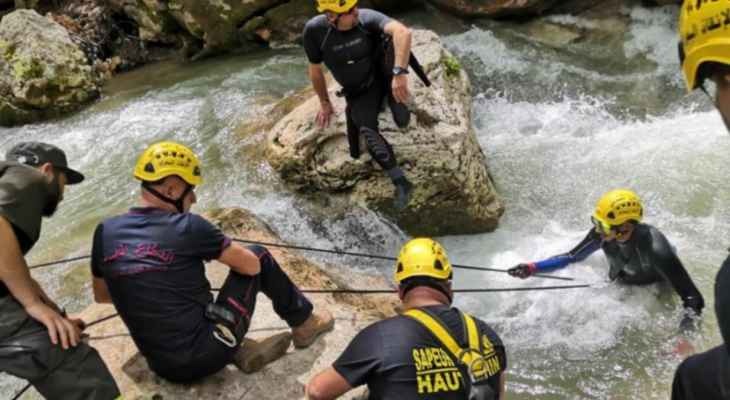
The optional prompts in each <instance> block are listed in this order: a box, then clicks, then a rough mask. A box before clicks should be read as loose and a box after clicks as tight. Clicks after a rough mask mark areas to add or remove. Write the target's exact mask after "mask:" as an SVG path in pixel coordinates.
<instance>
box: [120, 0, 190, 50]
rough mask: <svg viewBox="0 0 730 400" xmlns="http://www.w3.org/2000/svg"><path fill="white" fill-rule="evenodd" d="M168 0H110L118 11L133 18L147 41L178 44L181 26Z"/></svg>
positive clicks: (140, 33) (141, 35) (142, 37)
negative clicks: (170, 10)
mask: <svg viewBox="0 0 730 400" xmlns="http://www.w3.org/2000/svg"><path fill="white" fill-rule="evenodd" d="M167 3H168V2H167V1H158V0H110V4H111V5H112V6H113V7H114V9H115V10H116V11H117V12H120V13H124V14H125V15H126V16H127V17H129V18H131V19H132V20H133V21H134V22H135V24H136V25H137V27H138V31H139V38H140V39H141V40H143V41H145V42H154V43H163V44H177V43H178V38H177V35H178V34H179V33H180V27H179V25H178V24H177V21H175V19H174V18H173V17H172V15H171V14H170V13H169V9H168V6H167Z"/></svg>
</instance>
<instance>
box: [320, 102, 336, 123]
mask: <svg viewBox="0 0 730 400" xmlns="http://www.w3.org/2000/svg"><path fill="white" fill-rule="evenodd" d="M320 106H321V107H320V109H319V112H318V113H317V126H319V128H320V129H322V128H326V127H328V126H329V125H330V120H331V119H332V115H333V114H334V113H335V109H334V107H332V103H330V102H329V100H328V101H326V102H323V103H320Z"/></svg>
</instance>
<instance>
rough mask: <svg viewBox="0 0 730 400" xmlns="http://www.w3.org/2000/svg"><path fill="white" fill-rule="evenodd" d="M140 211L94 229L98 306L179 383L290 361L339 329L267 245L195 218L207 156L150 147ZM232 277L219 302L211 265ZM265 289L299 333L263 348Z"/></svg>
mask: <svg viewBox="0 0 730 400" xmlns="http://www.w3.org/2000/svg"><path fill="white" fill-rule="evenodd" d="M134 176H135V178H137V179H139V180H140V181H142V188H141V197H140V207H137V208H132V209H131V210H130V211H129V212H128V213H126V214H123V215H120V216H117V217H113V218H110V219H107V220H105V221H103V222H102V223H101V224H100V225H99V226H98V227H97V229H96V232H95V233H94V243H93V249H92V256H91V257H92V260H91V266H92V270H93V274H94V282H93V283H94V285H93V286H94V296H95V298H96V300H97V302H113V303H114V306H115V307H116V309H117V311H118V312H119V315H120V316H121V317H122V319H123V320H124V323H125V324H126V325H127V328H128V329H129V331H130V333H131V335H132V338H133V339H134V342H135V343H136V345H137V347H138V348H139V350H140V352H141V353H142V355H144V357H145V358H146V359H147V362H148V364H149V366H150V368H151V369H152V370H153V371H155V372H156V373H157V374H158V375H160V376H162V377H163V378H166V379H168V380H170V381H173V382H190V381H194V380H197V379H200V378H203V377H206V376H208V375H211V374H213V373H215V372H217V371H219V370H220V369H222V368H223V367H224V366H225V365H226V364H228V363H230V362H234V363H235V364H236V365H238V366H239V367H240V368H241V369H242V370H243V371H244V372H249V373H250V372H254V371H257V370H259V369H261V368H262V367H263V366H264V365H265V364H266V363H268V362H271V361H273V360H275V359H277V358H279V357H281V356H282V355H283V354H284V353H286V350H287V349H288V347H289V344H290V343H291V341H292V339H293V342H294V346H295V347H297V348H304V347H308V346H310V345H311V344H312V343H313V342H314V340H315V339H316V338H317V336H319V335H320V334H322V333H324V332H326V331H329V330H331V329H332V328H333V326H334V319H333V318H332V315H331V314H330V313H329V312H327V311H324V312H322V313H313V312H312V310H313V306H312V304H311V303H310V302H309V301H308V300H307V299H306V298H305V297H304V296H303V295H302V293H301V292H300V291H299V290H298V289H297V287H296V286H295V285H294V284H293V283H292V281H291V280H290V279H289V277H288V276H287V275H286V273H284V271H282V269H281V268H280V267H279V265H278V264H277V262H276V260H275V259H274V257H273V256H272V255H271V254H270V253H269V252H268V250H266V248H264V247H260V246H251V247H248V248H246V247H243V246H240V245H238V244H236V243H232V241H231V239H229V238H228V237H226V236H225V235H224V234H223V233H222V232H221V231H220V230H219V229H218V228H216V227H215V226H213V225H212V224H210V223H209V222H208V221H206V220H205V219H203V218H202V217H200V216H199V215H196V214H192V213H190V212H189V210H190V208H191V206H192V205H193V204H194V203H195V202H196V197H195V186H197V185H199V184H200V183H201V182H202V178H201V171H200V164H199V161H198V158H197V157H196V156H195V154H193V152H192V151H191V150H190V149H188V148H187V147H185V146H183V145H180V144H177V143H174V142H161V143H156V144H153V145H152V146H150V147H149V148H148V149H147V150H146V151H145V152H144V153H143V154H142V156H141V157H140V158H139V160H138V162H137V166H136V167H135V171H134ZM213 259H216V260H218V261H220V262H221V263H223V264H225V265H227V266H229V267H230V269H231V271H230V273H229V275H228V278H227V279H226V281H225V283H224V284H223V287H222V288H221V291H220V294H219V295H218V297H217V299H216V300H215V301H213V296H212V295H211V292H210V291H211V287H210V283H209V282H208V280H207V278H206V276H205V268H204V265H203V262H204V261H209V260H213ZM259 291H262V292H263V293H264V294H266V295H267V296H268V297H269V298H270V299H271V300H272V302H273V306H274V310H275V311H276V313H277V314H278V315H279V316H280V317H281V318H282V319H284V320H285V321H286V322H287V324H288V325H289V326H290V327H292V333H291V334H290V333H288V332H286V333H282V334H278V335H275V336H272V337H270V338H268V339H266V340H265V341H263V342H262V343H256V342H253V341H248V342H247V343H246V344H245V345H244V346H240V345H241V343H242V341H243V339H244V335H245V334H246V332H247V331H248V328H249V326H250V323H251V318H252V316H253V312H254V308H255V305H256V295H257V293H258V292H259Z"/></svg>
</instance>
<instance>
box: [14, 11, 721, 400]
mask: <svg viewBox="0 0 730 400" xmlns="http://www.w3.org/2000/svg"><path fill="white" fill-rule="evenodd" d="M404 18H405V19H406V21H407V22H409V23H410V24H412V25H415V26H421V27H428V28H431V29H434V30H436V31H438V32H439V33H441V34H442V35H443V37H444V42H445V43H446V44H447V46H448V47H449V48H450V49H451V50H452V51H453V52H454V53H455V54H456V55H458V56H459V58H460V59H461V60H462V62H463V66H464V68H466V69H467V71H468V72H469V74H470V76H471V77H472V81H473V83H474V91H473V94H474V101H473V106H474V107H473V120H474V124H475V127H476V132H477V136H478V140H479V142H480V144H481V146H482V147H483V149H484V151H485V154H486V156H487V160H488V164H489V167H490V172H491V174H492V176H493V177H494V179H495V183H496V185H497V187H498V190H499V193H500V194H501V196H502V197H503V199H504V201H505V204H506V207H507V208H506V212H505V215H504V217H503V218H502V221H501V223H500V227H499V229H498V230H497V231H496V232H494V233H489V234H481V235H470V236H450V237H444V238H440V240H441V241H442V242H443V243H444V244H445V246H446V248H447V250H448V252H449V254H450V256H451V259H452V261H453V262H456V263H462V264H473V265H483V266H496V267H501V268H506V267H509V266H512V265H514V264H516V263H519V262H521V261H526V260H537V259H541V258H543V257H546V256H550V255H552V254H556V253H559V252H563V251H567V250H569V249H570V248H572V247H573V246H574V245H575V244H576V243H577V242H578V241H580V240H581V239H582V238H583V236H584V235H585V233H586V232H587V230H588V228H589V225H590V224H589V219H588V216H589V215H590V213H591V211H592V206H593V204H594V203H595V201H596V200H597V198H598V197H599V196H600V195H601V194H602V193H603V192H605V191H607V190H610V189H612V188H615V187H620V186H621V187H622V186H628V187H631V188H634V189H635V190H636V191H638V192H639V194H640V195H641V196H642V198H643V199H644V202H645V208H646V218H645V220H646V221H647V222H649V223H651V224H653V225H655V226H657V227H659V228H660V229H661V230H662V231H663V232H664V233H665V234H666V235H667V236H668V237H669V239H670V241H671V242H672V243H673V244H674V245H675V246H676V247H677V250H678V252H679V255H680V257H681V258H682V260H683V261H684V263H685V265H686V267H687V269H688V270H689V272H690V274H691V275H692V277H693V278H694V280H695V282H696V284H697V285H698V287H699V288H700V290H701V291H702V293H703V294H704V296H705V300H706V302H707V303H708V307H707V313H706V314H705V315H704V317H703V322H704V323H703V325H702V329H701V331H700V332H699V333H698V334H696V335H695V336H694V337H692V341H693V343H694V344H695V346H696V347H697V348H698V350H704V349H707V348H709V347H712V346H714V345H715V344H717V343H719V341H720V340H721V339H720V336H719V333H718V330H717V323H716V320H715V318H714V315H713V312H712V311H711V310H712V303H713V295H712V285H713V281H714V275H715V272H716V270H717V268H718V266H719V265H720V263H721V262H722V260H723V259H724V258H725V256H726V250H725V249H726V246H727V241H726V238H727V237H728V233H729V231H730V223H728V222H727V221H730V219H729V218H728V217H729V216H730V201H728V200H730V189H728V188H730V185H727V184H725V182H724V178H725V174H724V172H725V171H724V168H723V167H724V165H725V162H726V160H727V157H728V156H727V155H726V154H727V153H728V151H729V150H730V138H728V135H727V133H725V131H724V128H723V126H722V123H721V121H720V119H719V117H718V116H717V115H716V113H715V112H714V111H713V110H712V109H711V106H710V104H709V102H708V101H707V100H706V99H705V98H702V97H701V96H699V95H697V94H694V95H689V96H687V95H685V93H684V88H683V84H682V81H681V77H680V75H679V67H678V65H677V60H676V55H675V52H676V44H675V29H676V26H675V20H676V10H675V9H674V8H671V7H668V8H659V9H651V10H648V9H644V8H641V7H631V8H624V9H622V10H621V13H620V14H619V16H618V17H614V19H582V18H575V17H568V16H553V17H549V18H547V19H546V20H544V21H542V22H540V23H532V24H521V25H515V24H509V23H503V22H502V23H496V22H475V23H474V24H465V23H464V22H462V21H458V20H455V19H453V18H449V17H446V16H443V15H440V14H434V13H412V14H409V15H406V16H405V17H404ZM546 23H547V25H550V24H555V23H557V24H563V25H567V26H572V27H574V28H572V29H573V30H577V31H578V32H580V33H581V34H582V35H583V36H582V38H580V39H577V40H574V41H573V42H572V44H571V45H570V46H565V45H556V44H555V43H556V42H555V40H558V41H559V40H560V39H559V38H558V39H556V38H555V37H547V38H546V37H545V36H544V35H538V34H537V33H536V32H544V30H541V28H544V26H546ZM551 26H553V25H551ZM305 67H306V64H305V60H304V57H303V52H302V51H301V49H298V48H292V49H282V50H277V51H270V52H262V53H258V54H253V55H246V56H230V57H227V58H222V59H221V58H219V59H215V60H209V61H205V62H201V63H196V64H192V65H179V64H177V63H174V62H167V63H162V64H158V65H154V66H149V67H145V68H143V69H141V70H138V71H135V72H132V73H129V74H125V75H122V76H119V77H117V78H115V79H114V80H113V81H112V82H111V83H110V85H109V87H108V88H107V90H106V93H105V96H104V98H103V99H102V100H101V101H99V102H97V103H96V104H94V105H93V106H91V107H89V108H87V109H86V110H84V111H83V112H81V113H79V114H76V115H74V116H71V117H69V118H67V119H63V120H59V121H54V122H50V123H45V124H37V125H31V126H26V127H22V128H14V129H4V130H3V131H2V134H0V151H2V152H3V153H4V151H6V150H7V149H8V148H9V147H10V146H12V145H13V144H15V143H17V142H18V141H21V140H43V141H48V142H51V143H55V144H58V145H60V146H61V147H62V148H64V149H65V150H66V151H67V153H68V156H69V159H70V163H71V164H72V165H73V166H75V167H78V168H79V169H81V170H82V171H84V172H85V173H86V174H87V177H88V178H87V182H86V183H85V184H83V185H80V186H78V187H71V188H69V190H68V192H67V196H66V200H65V201H64V203H62V207H61V209H60V211H59V212H58V215H57V216H55V217H54V218H53V219H50V220H46V221H45V222H44V227H43V234H42V239H41V241H40V242H39V243H38V245H37V246H36V247H35V249H34V250H33V251H32V252H31V253H30V255H29V258H30V261H31V263H34V262H41V261H47V260H50V259H54V258H60V257H65V256H73V255H78V254H85V253H88V251H89V239H90V236H91V232H92V231H93V228H94V226H95V225H96V223H97V222H98V221H99V220H100V219H101V218H103V217H105V216H108V215H112V214H114V213H119V212H122V211H123V210H124V209H126V208H127V207H128V206H130V205H131V204H132V203H133V202H134V199H135V196H136V193H137V187H138V184H137V183H136V182H135V181H134V180H133V179H132V178H131V170H132V168H133V165H134V162H135V159H136V156H137V155H138V153H139V152H140V151H141V150H142V149H144V147H145V146H146V145H147V144H150V143H153V142H154V141H157V140H162V139H174V140H178V141H181V142H184V143H187V144H188V145H190V146H191V147H192V148H193V149H194V150H195V151H196V152H198V154H200V155H201V158H202V162H203V164H204V166H205V170H204V175H205V179H206V182H205V184H204V185H203V186H201V187H200V188H199V190H198V192H199V193H198V194H199V200H200V203H199V205H198V206H196V207H197V210H199V211H200V210H205V209H209V208H212V207H228V206H241V207H245V208H248V209H251V210H252V211H253V212H254V213H256V214H257V215H258V216H260V217H261V218H262V219H263V220H265V221H266V222H267V223H268V224H269V225H271V226H272V228H274V230H275V231H277V232H278V233H279V234H280V235H281V236H282V237H283V238H284V239H285V240H287V241H289V242H293V243H297V244H303V245H311V246H320V247H326V248H335V247H336V248H339V249H343V250H356V251H365V252H373V253H379V254H395V252H396V251H397V249H398V247H399V246H400V244H401V243H402V242H403V241H404V240H405V239H406V236H405V235H404V234H403V233H402V232H401V231H400V230H398V228H397V227H395V226H393V224H392V223H390V222H389V221H387V220H386V219H384V218H383V217H381V216H380V215H378V214H377V213H374V212H371V211H368V210H364V209H354V210H352V211H351V212H350V213H348V214H347V215H345V216H331V215H329V214H328V213H327V210H326V209H324V208H322V207H320V206H317V205H316V204H312V203H311V202H309V201H308V200H307V199H306V198H304V197H302V196H300V195H298V194H296V193H293V192H291V191H289V190H288V189H287V188H286V186H285V185H284V184H282V183H281V181H280V180H279V179H278V177H277V176H276V174H275V173H274V172H273V171H272V169H271V168H270V167H269V166H268V164H267V163H266V161H265V160H264V159H263V158H262V156H261V151H260V143H261V141H262V140H263V138H264V135H265V133H264V132H254V133H250V132H249V131H248V130H247V129H246V127H247V125H246V124H247V122H250V121H251V120H254V119H255V118H257V117H260V116H261V115H265V114H266V113H267V112H268V111H269V110H270V109H271V107H272V106H273V104H274V103H275V101H276V100H277V99H280V98H282V97H284V96H286V95H288V94H290V93H292V92H293V91H295V90H297V89H300V88H302V87H304V86H306V85H307V84H308V81H307V79H306V75H305ZM322 260H324V261H330V262H333V263H338V264H346V265H348V267H352V268H358V269H361V270H369V271H371V273H382V274H387V275H390V268H391V266H390V265H388V264H385V263H373V262H372V261H367V260H358V259H342V258H339V259H338V258H334V257H327V258H324V259H322ZM86 269H87V265H86V264H85V263H76V264H72V265H66V266H61V267H57V268H50V269H47V270H40V271H37V273H34V275H35V276H37V277H38V278H39V279H40V280H42V281H43V284H44V285H46V287H50V288H51V292H53V293H54V294H55V295H56V296H58V297H59V298H60V299H61V301H60V303H62V304H63V305H66V306H67V307H68V308H69V309H71V310H80V309H81V308H83V307H84V306H85V305H86V304H88V303H89V299H90V290H89V284H88V281H87V280H88V274H87V275H84V274H83V273H82V272H83V271H85V270H86ZM558 274H559V275H561V276H567V277H574V278H576V280H577V281H580V282H588V283H592V284H594V287H592V288H590V289H578V290H571V291H543V292H524V293H503V294H488V295H486V294H485V295H468V296H459V297H458V299H457V305H459V306H460V307H462V308H464V309H465V310H468V311H470V312H473V313H475V314H476V315H478V316H480V317H481V318H483V319H485V320H486V321H488V322H490V323H492V324H493V325H494V327H495V328H496V329H497V331H498V332H499V333H500V335H501V336H502V338H503V339H504V341H505V343H506V346H507V348H508V357H509V361H508V363H509V375H508V381H509V383H508V391H509V397H510V398H512V399H533V398H534V399H564V398H571V399H573V398H575V399H583V398H586V399H609V398H610V399H625V398H642V399H643V398H657V399H660V398H667V397H668V393H669V390H670V386H671V379H672V374H673V371H674V369H675V367H676V365H677V364H678V363H679V361H680V360H679V359H678V358H676V356H674V355H672V348H673V344H674V343H675V342H676V340H677V333H676V332H677V323H678V321H679V318H680V314H681V310H680V302H679V301H677V298H676V296H675V295H671V294H667V293H671V291H668V290H666V288H664V289H662V288H660V287H654V286H649V287H642V288H634V287H622V286H618V285H615V284H612V283H610V282H607V281H606V280H607V263H606V261H605V259H604V258H603V257H602V256H601V255H600V254H596V255H594V256H592V257H590V258H588V259H587V260H586V261H585V262H582V263H578V264H576V265H572V266H571V267H569V268H567V269H564V270H562V271H560V272H559V273H558ZM79 277H81V278H79ZM455 280H456V283H455V286H456V287H470V288H471V287H505V286H545V285H553V284H555V282H556V281H549V280H544V279H531V280H527V281H519V280H515V279H513V278H510V277H509V276H507V275H504V274H493V273H484V274H478V273H474V272H466V271H457V274H456V277H455ZM2 381H3V383H2V384H0V393H4V394H3V395H0V397H3V398H5V397H8V398H10V397H11V395H6V394H8V393H13V391H14V390H15V389H17V388H19V387H21V386H22V383H21V382H19V381H17V380H14V379H9V378H7V379H6V378H4V377H3V378H2Z"/></svg>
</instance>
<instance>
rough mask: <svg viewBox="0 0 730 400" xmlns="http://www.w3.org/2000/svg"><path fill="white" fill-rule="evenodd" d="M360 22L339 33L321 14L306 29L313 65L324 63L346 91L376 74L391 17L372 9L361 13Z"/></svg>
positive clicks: (305, 48)
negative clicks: (382, 42) (380, 47)
mask: <svg viewBox="0 0 730 400" xmlns="http://www.w3.org/2000/svg"><path fill="white" fill-rule="evenodd" d="M358 13H359V14H358V15H359V17H358V19H359V23H358V24H357V25H356V26H355V27H353V28H352V29H350V30H347V31H340V30H338V29H336V28H334V27H333V26H332V25H330V23H329V22H328V21H327V17H326V16H325V15H318V16H316V17H314V18H312V19H311V20H309V22H307V24H306V26H305V27H304V39H303V40H304V50H305V51H306V53H307V58H308V59H309V62H310V63H312V64H321V63H322V62H324V64H325V65H326V66H327V69H329V70H330V72H332V75H333V76H334V78H335V80H336V81H337V83H339V84H340V85H341V86H342V87H343V88H346V89H355V88H357V87H359V86H360V85H362V84H364V83H365V82H367V80H368V78H369V77H370V75H371V74H373V73H374V72H375V69H376V65H375V54H376V51H377V46H378V45H379V44H380V38H381V36H382V35H383V34H384V29H385V25H387V24H388V23H389V22H390V21H392V20H391V19H390V17H388V16H387V15H385V14H383V13H380V12H378V11H374V10H369V9H359V10H358Z"/></svg>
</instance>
